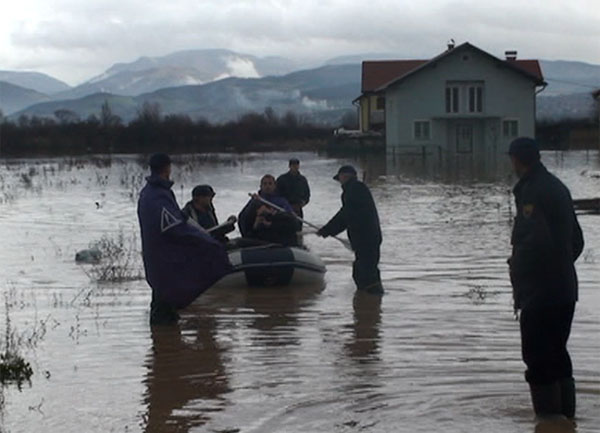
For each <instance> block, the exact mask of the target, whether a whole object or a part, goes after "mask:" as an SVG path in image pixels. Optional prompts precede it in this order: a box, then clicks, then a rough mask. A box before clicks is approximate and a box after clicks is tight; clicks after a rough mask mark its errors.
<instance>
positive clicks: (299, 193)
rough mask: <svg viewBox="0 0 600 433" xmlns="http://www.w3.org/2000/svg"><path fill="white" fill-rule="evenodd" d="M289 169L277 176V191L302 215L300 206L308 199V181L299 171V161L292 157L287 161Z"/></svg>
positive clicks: (304, 204)
mask: <svg viewBox="0 0 600 433" xmlns="http://www.w3.org/2000/svg"><path fill="white" fill-rule="evenodd" d="M289 167H290V169H289V171H288V172H287V173H284V174H282V175H281V176H279V177H278V178H277V191H278V192H279V195H281V196H282V197H284V198H285V199H286V200H287V201H288V202H289V203H290V204H291V205H292V209H294V212H295V213H296V215H298V216H299V217H300V218H303V217H304V212H303V211H302V208H303V207H304V206H306V205H307V204H308V202H309V201H310V188H309V186H308V181H307V180H306V177H304V176H303V175H302V174H301V173H300V161H299V160H298V158H292V159H290V161H289Z"/></svg>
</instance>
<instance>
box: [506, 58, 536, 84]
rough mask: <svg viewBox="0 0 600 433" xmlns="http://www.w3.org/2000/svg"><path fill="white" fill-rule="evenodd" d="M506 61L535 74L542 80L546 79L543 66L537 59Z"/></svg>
mask: <svg viewBox="0 0 600 433" xmlns="http://www.w3.org/2000/svg"><path fill="white" fill-rule="evenodd" d="M506 62H508V63H510V64H512V65H514V66H516V67H517V68H519V69H522V70H524V71H525V72H527V73H528V74H529V75H533V76H534V77H536V78H538V79H539V80H540V81H543V80H544V76H543V74H542V68H541V67H540V62H538V61H537V60H506Z"/></svg>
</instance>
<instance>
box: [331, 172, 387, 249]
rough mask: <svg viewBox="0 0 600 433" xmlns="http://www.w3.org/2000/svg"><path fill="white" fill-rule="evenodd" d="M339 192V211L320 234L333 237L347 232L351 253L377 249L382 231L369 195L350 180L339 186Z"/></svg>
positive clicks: (365, 188)
mask: <svg viewBox="0 0 600 433" xmlns="http://www.w3.org/2000/svg"><path fill="white" fill-rule="evenodd" d="M342 189H343V190H344V192H343V193H342V208H341V209H340V210H339V211H338V213H336V214H335V215H334V217H333V218H331V220H329V222H328V223H327V224H325V226H323V228H321V230H319V233H320V234H322V235H324V236H335V235H337V234H338V233H340V232H342V231H344V230H346V229H347V230H348V238H349V239H350V243H351V244H352V249H353V250H355V251H358V250H364V249H369V248H375V247H379V245H380V244H381V228H380V226H379V216H378V215H377V208H376V207H375V202H374V201H373V196H372V195H371V191H369V188H368V187H367V186H366V185H365V184H364V183H362V182H361V181H359V180H357V179H351V180H349V181H348V182H346V183H345V184H344V185H342Z"/></svg>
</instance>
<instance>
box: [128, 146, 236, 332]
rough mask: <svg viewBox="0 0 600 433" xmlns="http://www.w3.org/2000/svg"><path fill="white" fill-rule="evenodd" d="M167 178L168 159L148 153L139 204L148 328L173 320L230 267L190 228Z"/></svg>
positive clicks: (217, 246)
mask: <svg viewBox="0 0 600 433" xmlns="http://www.w3.org/2000/svg"><path fill="white" fill-rule="evenodd" d="M170 175H171V159H170V158H169V156H168V155H166V154H164V153H157V154H154V155H152V157H151V158H150V176H149V177H147V178H146V181H147V183H146V186H144V188H143V189H142V191H141V193H140V198H139V200H138V218H139V222H140V231H141V238H142V256H143V259H144V270H145V271H146V281H147V282H148V284H149V285H150V287H151V288H152V302H151V303H150V324H152V325H156V324H168V323H174V322H176V321H177V320H178V318H179V316H178V314H177V312H176V310H177V309H179V308H184V307H186V306H187V305H189V304H190V303H191V302H192V301H193V300H194V299H196V298H197V297H198V296H199V295H200V294H201V293H203V292H204V291H205V290H206V289H208V288H209V287H210V286H212V285H213V284H214V283H215V282H216V281H217V280H219V279H220V278H221V277H223V276H224V275H225V274H226V273H227V272H228V271H229V269H230V267H231V265H230V263H229V259H228V257H227V254H226V253H225V250H224V247H223V246H222V245H221V243H220V242H218V241H217V240H215V239H213V238H212V237H211V236H210V235H208V234H207V233H206V232H204V231H202V230H201V229H200V228H198V226H194V225H192V224H188V222H187V219H188V218H187V216H186V215H185V214H184V213H183V212H182V211H181V209H180V208H179V206H178V204H177V201H176V200H175V194H173V191H171V187H172V186H173V182H172V181H171V179H170Z"/></svg>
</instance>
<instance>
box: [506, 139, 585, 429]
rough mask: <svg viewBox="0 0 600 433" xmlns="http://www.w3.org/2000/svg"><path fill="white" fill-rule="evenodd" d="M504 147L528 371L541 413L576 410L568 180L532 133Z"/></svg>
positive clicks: (579, 242) (575, 244) (575, 239)
mask: <svg viewBox="0 0 600 433" xmlns="http://www.w3.org/2000/svg"><path fill="white" fill-rule="evenodd" d="M509 155H510V158H511V161H512V165H513V168H514V171H515V173H516V174H517V176H518V177H519V181H518V182H517V184H516V186H515V188H514V190H513V192H514V195H515V201H516V207H517V216H516V217H515V222H514V227H513V232H512V239H511V243H512V256H511V258H510V259H509V265H510V278H511V283H512V286H513V297H514V302H515V311H519V310H520V312H521V314H520V319H519V321H520V330H521V350H522V356H523V361H524V362H525V365H526V367H527V370H526V372H525V379H526V380H527V382H528V383H529V387H530V390H531V400H532V403H533V409H534V411H535V414H536V416H538V417H539V418H545V417H549V416H550V417H551V416H557V415H564V416H566V417H567V418H569V419H573V418H574V417H575V381H574V379H573V366H572V364H571V358H570V356H569V352H568V351H567V341H568V339H569V334H570V332H571V323H572V320H573V314H574V311H575V302H576V301H577V296H578V294H577V275H576V272H575V266H574V262H575V260H577V257H579V255H580V254H581V252H582V250H583V235H582V232H581V228H580V227H579V223H578V222H577V217H576V216H575V212H574V210H573V203H572V200H571V195H570V193H569V190H568V189H567V187H566V186H565V185H564V184H563V183H562V182H561V181H560V180H559V179H558V178H556V177H555V176H554V175H552V174H550V173H549V172H548V171H547V170H546V168H545V167H544V165H543V164H542V163H541V161H540V152H539V149H538V145H537V143H536V141H535V140H533V139H531V138H526V137H522V138H517V139H516V140H514V141H513V142H512V143H511V144H510V149H509Z"/></svg>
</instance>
